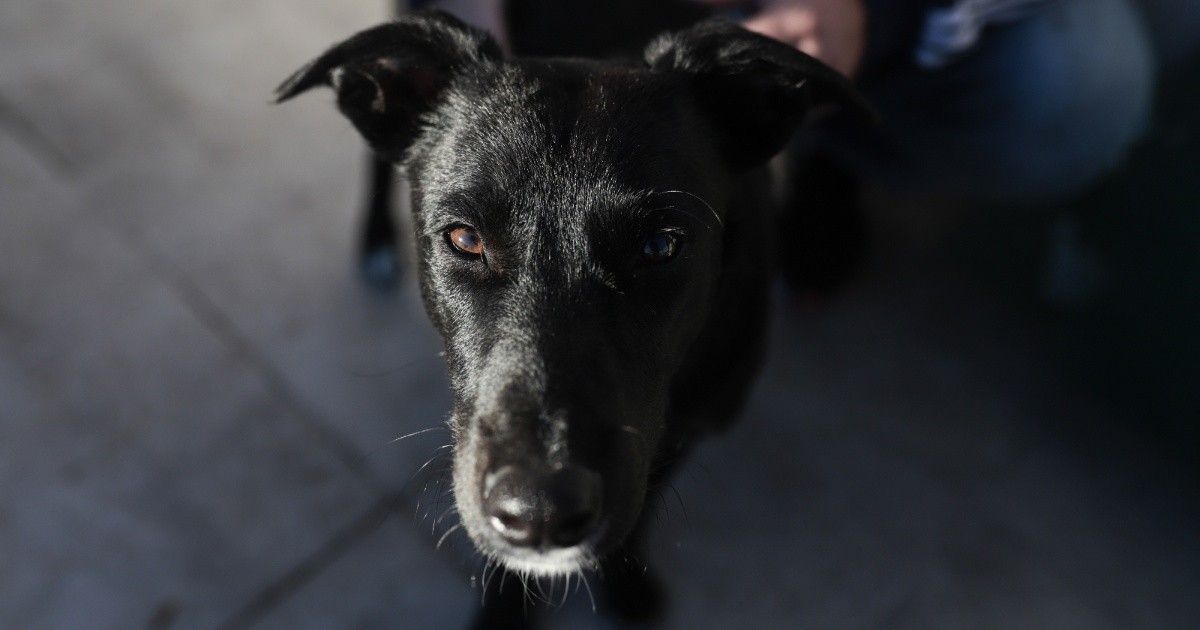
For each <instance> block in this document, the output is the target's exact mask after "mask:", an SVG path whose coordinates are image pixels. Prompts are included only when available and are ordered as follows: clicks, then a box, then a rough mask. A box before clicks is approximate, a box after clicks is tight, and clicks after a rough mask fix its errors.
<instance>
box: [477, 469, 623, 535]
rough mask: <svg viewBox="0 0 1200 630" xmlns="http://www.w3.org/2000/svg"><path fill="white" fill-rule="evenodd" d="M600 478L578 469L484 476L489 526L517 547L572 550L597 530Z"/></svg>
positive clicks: (500, 472)
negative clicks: (570, 548) (568, 548)
mask: <svg viewBox="0 0 1200 630" xmlns="http://www.w3.org/2000/svg"><path fill="white" fill-rule="evenodd" d="M600 490H601V488H600V476H599V475H597V474H596V473H595V472H592V471H590V470H587V469H585V468H582V467H579V466H568V467H566V468H563V469H561V470H556V471H552V472H536V471H532V470H528V469H525V468H521V467H517V466H504V467H502V468H500V469H498V470H496V471H495V472H493V473H489V474H488V475H487V476H486V477H484V487H483V509H484V513H485V514H486V515H487V518H488V522H489V523H491V525H492V527H493V528H494V529H495V530H496V531H497V532H499V533H500V535H501V536H502V537H503V538H504V540H506V541H507V542H508V543H509V544H511V545H515V546H518V547H543V548H546V547H563V548H565V547H573V546H575V545H577V544H579V543H581V542H583V541H584V540H585V539H586V538H587V537H588V536H589V535H590V534H591V533H592V531H593V530H594V529H595V528H596V523H597V521H598V520H599V517H600V496H601V492H600Z"/></svg>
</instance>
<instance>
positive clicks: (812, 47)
mask: <svg viewBox="0 0 1200 630" xmlns="http://www.w3.org/2000/svg"><path fill="white" fill-rule="evenodd" d="M699 1H700V2H703V3H705V4H710V5H714V6H728V5H730V4H731V3H732V2H731V0H699ZM761 7H762V8H761V10H760V11H759V12H758V13H755V14H754V15H752V16H750V17H749V18H747V19H746V20H744V21H743V22H742V26H744V27H746V28H747V29H749V30H751V31H755V32H757V33H761V34H762V35H766V36H767V37H770V38H773V39H777V40H779V41H781V42H783V43H785V44H788V45H789V46H794V47H796V48H797V49H799V50H800V51H801V52H804V53H807V54H809V55H812V56H813V57H816V58H817V59H820V60H821V61H823V62H825V63H826V64H828V65H829V66H831V67H833V68H834V69H835V70H837V71H838V72H841V73H842V74H844V75H846V76H847V77H853V76H854V74H855V73H856V72H858V67H859V64H861V63H862V57H863V52H864V50H865V49H866V40H867V10H866V8H865V7H864V6H863V3H862V0H766V1H765V2H763V3H762V5H761Z"/></svg>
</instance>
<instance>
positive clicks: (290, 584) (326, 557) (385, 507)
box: [218, 490, 411, 630]
mask: <svg viewBox="0 0 1200 630" xmlns="http://www.w3.org/2000/svg"><path fill="white" fill-rule="evenodd" d="M410 498H411V497H410V496H409V494H408V493H407V492H405V491H403V490H398V491H395V492H390V493H387V494H384V495H383V496H381V497H379V499H378V500H376V501H375V503H374V505H372V506H371V507H369V508H367V510H366V511H365V512H363V513H362V514H360V515H359V516H358V517H357V518H355V519H354V520H353V521H351V522H350V523H349V524H347V525H346V526H345V527H343V528H342V529H340V530H338V531H336V532H334V534H333V535H332V536H330V537H329V539H328V540H326V541H325V543H324V544H323V545H321V547H320V548H318V549H317V550H316V551H314V552H313V553H312V554H310V555H308V556H307V557H306V558H304V559H302V560H301V561H300V562H298V563H297V564H295V565H294V566H293V567H292V568H291V569H289V570H288V571H286V572H285V573H284V574H283V575H281V576H280V577H279V578H278V579H276V580H275V581H273V582H271V583H270V584H267V585H266V586H264V587H263V588H261V589H259V590H258V592H256V593H255V594H254V595H253V596H251V597H250V599H249V600H248V601H247V602H246V603H245V604H244V605H242V607H241V608H239V609H238V610H236V611H235V612H234V613H233V614H232V615H230V616H229V618H228V619H226V620H225V621H224V622H223V623H222V624H221V625H219V626H218V628H221V630H240V629H242V628H250V627H253V626H254V625H255V624H257V623H258V622H260V621H262V619H263V618H264V617H266V616H267V615H268V614H270V613H271V611H273V610H275V609H276V608H278V607H279V606H280V605H281V604H283V603H284V602H285V601H287V600H288V599H289V598H290V597H291V595H292V594H293V593H295V592H296V591H298V590H300V589H301V588H303V587H304V586H305V585H306V584H308V583H309V582H311V581H312V580H313V579H314V578H316V577H317V576H318V575H320V574H321V573H322V572H324V570H325V569H326V568H328V567H329V566H330V565H331V564H333V563H334V562H336V561H337V560H338V559H339V558H341V557H342V556H344V555H345V554H346V552H348V551H349V550H350V549H351V548H352V547H353V546H354V545H355V544H356V543H358V542H359V541H361V540H363V539H365V538H366V537H367V536H369V535H371V534H372V533H374V532H375V531H376V530H378V529H379V528H380V527H382V526H383V524H384V523H385V522H386V521H387V519H388V517H389V516H391V515H392V514H393V513H395V512H397V511H398V510H399V508H400V507H402V506H403V505H406V504H407V503H408V502H409V499H410Z"/></svg>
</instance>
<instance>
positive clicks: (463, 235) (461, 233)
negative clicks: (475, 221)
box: [446, 225, 483, 256]
mask: <svg viewBox="0 0 1200 630" xmlns="http://www.w3.org/2000/svg"><path fill="white" fill-rule="evenodd" d="M446 242H447V243H450V247H453V248H454V249H455V250H457V251H459V252H461V253H463V254H467V255H468V256H482V255H483V239H482V238H480V236H479V233H478V232H476V231H475V230H474V228H470V227H467V226H465V225H460V226H458V227H454V228H450V229H449V230H446Z"/></svg>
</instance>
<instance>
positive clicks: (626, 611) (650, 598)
mask: <svg viewBox="0 0 1200 630" xmlns="http://www.w3.org/2000/svg"><path fill="white" fill-rule="evenodd" d="M604 586H605V587H604V595H603V598H604V608H605V611H606V612H607V613H608V614H610V615H612V616H613V617H614V618H616V619H617V620H619V621H621V622H623V623H640V624H654V623H657V622H660V621H662V620H663V618H664V617H665V616H666V612H667V589H666V586H665V585H663V583H662V580H660V579H659V578H658V576H657V575H656V574H655V573H654V571H651V570H650V569H649V567H645V566H641V565H639V566H634V565H633V564H631V563H623V564H622V566H621V570H620V571H616V572H612V573H610V571H609V569H608V568H606V569H605V578H604Z"/></svg>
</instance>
